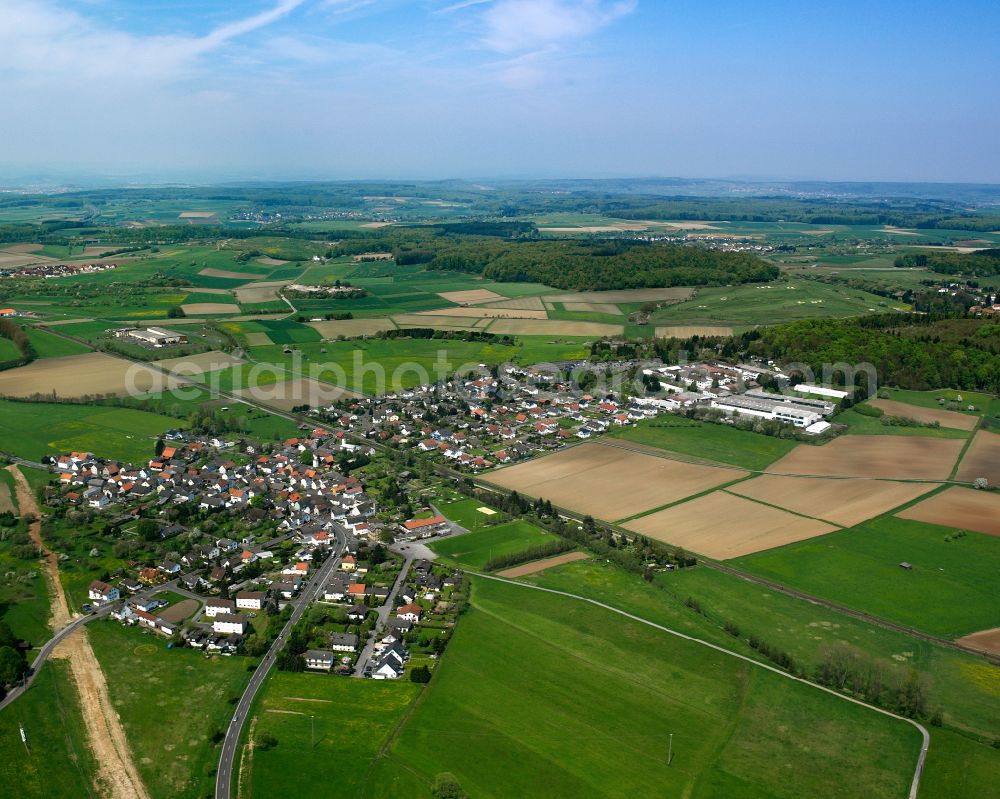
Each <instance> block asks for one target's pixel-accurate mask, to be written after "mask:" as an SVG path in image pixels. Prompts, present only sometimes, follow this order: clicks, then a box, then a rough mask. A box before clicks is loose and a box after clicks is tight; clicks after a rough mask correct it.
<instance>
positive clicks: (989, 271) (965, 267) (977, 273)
mask: <svg viewBox="0 0 1000 799" xmlns="http://www.w3.org/2000/svg"><path fill="white" fill-rule="evenodd" d="M896 266H900V267H911V268H912V267H919V268H922V269H930V270H931V271H932V272H937V273H938V274H942V275H970V276H972V277H991V276H993V275H1000V249H990V250H979V251H977V252H972V253H959V252H917V253H909V254H907V255H900V256H899V257H898V258H897V259H896Z"/></svg>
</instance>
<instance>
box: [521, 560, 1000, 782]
mask: <svg viewBox="0 0 1000 799" xmlns="http://www.w3.org/2000/svg"><path fill="white" fill-rule="evenodd" d="M522 579H524V580H525V581H528V582H533V583H536V584H538V585H542V586H546V587H548V588H555V589H559V590H563V591H570V592H573V593H576V594H580V595H583V596H586V597H591V598H593V599H596V600H598V601H601V602H606V603H608V604H612V605H614V606H615V607H620V608H622V609H623V610H626V611H628V612H630V613H634V614H636V615H638V616H641V617H642V618H646V619H649V620H651V621H654V622H657V623H659V624H663V625H666V626H668V627H671V628H673V629H675V630H679V631H681V632H685V633H688V634H690V635H695V636H698V637H699V638H702V639H704V640H707V641H711V642H713V643H717V644H720V645H721V646H725V647H727V648H729V649H733V650H735V651H737V652H742V653H743V654H746V655H749V656H751V657H755V658H758V659H759V658H760V655H759V654H756V653H755V652H754V651H753V650H752V649H750V647H749V646H747V645H746V644H745V640H746V639H747V638H748V637H749V636H751V635H754V636H757V637H758V638H761V639H763V640H764V641H766V642H767V643H769V644H770V645H771V646H776V647H778V648H780V649H782V650H783V651H785V652H788V653H790V654H791V655H792V657H793V658H794V659H795V662H796V663H797V664H798V665H799V666H800V667H801V668H803V669H804V670H805V671H806V673H807V674H813V673H814V671H815V668H816V666H817V665H818V664H819V663H820V661H821V659H822V653H823V652H824V650H826V649H828V648H830V647H835V646H843V645H847V646H850V647H853V648H854V649H856V650H858V651H860V652H863V653H864V654H865V655H866V656H867V657H869V658H871V659H872V661H873V662H874V663H877V664H878V665H879V666H880V667H881V668H883V669H899V670H903V671H904V672H905V671H906V670H908V669H910V668H914V669H917V670H918V671H919V673H920V674H922V675H924V676H925V677H926V679H927V680H928V681H929V682H930V686H931V687H930V696H931V702H930V705H931V707H936V708H940V709H941V710H942V711H943V713H944V720H945V722H946V723H947V724H949V725H951V726H953V727H957V728H960V729H964V730H968V731H970V732H972V733H974V734H976V735H981V736H985V737H987V738H990V739H992V738H995V737H1000V667H997V666H994V665H990V664H989V663H987V662H986V661H984V660H982V659H981V658H979V657H976V656H973V655H968V654H965V653H963V652H959V651H957V650H954V649H949V648H945V647H942V646H939V645H937V644H933V643H931V642H929V641H926V640H923V639H918V638H912V637H911V636H908V635H906V634H904V633H898V632H894V631H892V630H887V629H885V628H883V627H876V626H874V625H871V624H868V623H865V622H863V621H860V620H857V619H853V618H851V617H849V616H844V615H842V614H840V613H837V612H835V611H832V610H828V609H826V608H824V607H822V606H820V605H814V604H812V603H809V602H804V601H802V600H799V599H796V598H794V597H791V596H788V595H787V594H782V593H778V592H775V591H772V590H767V589H764V588H761V587H759V586H757V585H754V584H753V583H750V582H747V581H746V580H743V579H741V578H739V577H736V576H732V575H728V574H724V573H722V572H719V571H716V570H714V569H709V568H694V569H683V570H681V571H678V572H668V573H664V574H659V575H657V576H656V578H655V579H654V581H653V582H652V583H647V582H645V581H644V580H643V579H642V578H640V577H639V576H638V575H635V574H630V573H628V572H626V571H624V570H622V569H620V568H618V567H616V566H613V565H611V564H607V563H604V562H603V561H597V560H590V561H577V562H574V563H569V564H566V565H563V566H558V567H555V568H550V569H546V570H545V571H544V572H541V573H539V574H534V575H531V576H529V577H526V578H522ZM689 598H693V599H694V600H696V601H697V603H698V605H699V607H700V609H701V610H700V612H696V611H695V610H692V609H691V608H690V607H688V606H687V605H686V604H685V602H686V601H687V600H688V599H689ZM727 622H728V623H731V624H735V625H736V626H737V627H738V628H739V629H740V632H741V636H740V638H734V637H733V636H731V635H730V634H728V633H727V632H725V631H724V629H723V628H724V625H725V624H726V623H727ZM973 795H974V794H973Z"/></svg>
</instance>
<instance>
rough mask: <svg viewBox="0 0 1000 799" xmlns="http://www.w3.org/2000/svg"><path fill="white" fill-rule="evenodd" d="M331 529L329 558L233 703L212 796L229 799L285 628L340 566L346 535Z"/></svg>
mask: <svg viewBox="0 0 1000 799" xmlns="http://www.w3.org/2000/svg"><path fill="white" fill-rule="evenodd" d="M334 531H335V532H336V535H337V545H336V547H335V548H334V551H333V552H331V553H330V557H328V558H327V559H326V561H325V562H324V563H323V565H322V566H321V567H320V568H319V570H318V571H317V572H316V573H315V574H314V575H313V576H312V579H310V580H309V582H308V583H307V584H306V587H305V588H304V589H303V590H302V593H301V594H299V598H298V599H297V600H296V601H295V609H294V610H293V611H292V615H291V616H290V617H289V618H288V621H287V622H285V626H284V627H282V628H281V633H279V635H278V637H277V638H276V639H275V640H274V643H273V644H271V648H270V649H268V650H267V654H265V655H264V658H263V659H262V660H261V662H260V664H259V665H258V666H257V670H256V671H255V672H254V673H253V676H252V677H251V678H250V683H249V684H248V685H247V687H246V690H245V691H244V692H243V696H241V697H240V701H239V703H238V704H237V705H236V709H235V711H234V712H233V718H232V720H231V721H230V723H229V729H228V730H226V738H225V740H224V741H223V742H222V752H221V753H220V754H219V766H218V771H217V772H216V775H215V796H216V799H229V797H230V795H231V793H232V782H233V767H234V765H236V766H237V767H238V764H237V762H236V754H237V751H238V748H239V743H240V736H241V734H242V733H243V725H244V724H245V723H246V718H247V715H248V714H249V712H250V708H251V707H252V705H253V701H254V697H256V696H257V692H258V691H259V690H260V687H261V686H262V685H263V684H264V681H265V680H266V679H267V675H268V674H269V673H270V671H271V667H272V666H273V665H274V659H275V657H276V656H277V654H278V651H279V650H280V649H281V647H283V646H284V645H285V639H286V638H287V636H288V633H289V631H290V630H291V629H292V627H294V626H295V624H296V622H298V620H299V619H300V618H302V614H303V613H305V611H306V608H307V607H309V604H310V603H311V602H312V601H313V600H314V599H315V598H316V597H317V596H319V593H320V592H321V591H322V590H323V588H324V586H325V585H326V583H327V582H328V580H329V577H330V573H331V572H332V571H333V570H334V569H336V568H337V567H338V566H339V565H340V559H341V557H343V554H344V549H345V548H346V546H347V536H346V533H345V532H344V531H343V530H341V529H340V527H339V525H335V526H334Z"/></svg>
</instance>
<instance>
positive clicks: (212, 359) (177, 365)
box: [155, 350, 243, 375]
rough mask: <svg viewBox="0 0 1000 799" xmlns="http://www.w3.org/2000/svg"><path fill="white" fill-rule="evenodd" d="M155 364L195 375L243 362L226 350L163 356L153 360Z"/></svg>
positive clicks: (180, 372) (181, 373) (184, 373)
mask: <svg viewBox="0 0 1000 799" xmlns="http://www.w3.org/2000/svg"><path fill="white" fill-rule="evenodd" d="M155 363H156V364H157V366H162V367H163V368H164V369H169V370H170V371H175V372H177V374H179V375H196V374H200V373H202V372H214V371H216V370H218V369H226V368H228V367H230V366H235V365H236V364H238V363H243V359H242V358H237V357H236V356H235V355H230V354H229V353H228V352H219V351H218V350H212V351H211V352H199V353H198V354H197V355H183V356H181V357H180V358H165V359H164V360H162V361H155Z"/></svg>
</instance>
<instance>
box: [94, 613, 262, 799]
mask: <svg viewBox="0 0 1000 799" xmlns="http://www.w3.org/2000/svg"><path fill="white" fill-rule="evenodd" d="M87 630H88V633H89V635H90V641H91V644H92V646H93V648H94V653H95V654H96V655H97V659H98V661H99V662H100V664H101V668H102V670H103V671H104V674H105V677H106V678H107V682H108V691H109V693H110V694H111V701H112V703H113V704H114V706H115V709H116V710H117V711H118V715H119V716H120V717H121V720H122V724H123V725H124V727H125V733H126V735H127V736H128V740H129V743H130V744H131V746H132V753H133V755H134V757H135V761H136V765H137V766H138V767H139V773H140V774H141V775H142V778H143V781H144V782H145V784H146V786H147V788H148V789H149V792H150V794H151V796H152V797H153V799H172V797H181V796H183V797H192V798H193V797H202V796H205V795H207V794H210V793H211V791H212V789H213V786H214V784H215V776H214V773H215V764H216V761H217V759H218V756H219V753H218V749H217V748H216V746H215V745H214V744H213V743H212V741H211V738H212V736H213V735H214V734H215V733H216V732H217V731H219V730H225V728H226V726H227V725H228V723H229V719H230V716H231V714H232V704H231V702H230V700H231V699H232V698H233V697H238V696H240V695H241V694H242V693H243V689H244V687H245V685H246V683H247V680H248V679H249V676H250V675H249V673H248V672H247V669H246V666H247V660H246V659H245V658H242V657H206V656H205V655H203V654H202V653H200V652H198V651H196V650H193V649H183V648H176V647H175V648H174V649H167V641H166V640H165V639H164V638H162V637H161V636H158V635H156V634H154V633H149V632H144V631H142V630H139V629H138V628H135V627H124V626H122V625H120V624H118V623H117V622H113V621H101V622H97V623H94V624H91V625H89V626H88V628H87ZM165 753H169V755H168V757H169V764H168V765H166V766H165V765H164V760H163V758H164V754H165Z"/></svg>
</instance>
